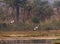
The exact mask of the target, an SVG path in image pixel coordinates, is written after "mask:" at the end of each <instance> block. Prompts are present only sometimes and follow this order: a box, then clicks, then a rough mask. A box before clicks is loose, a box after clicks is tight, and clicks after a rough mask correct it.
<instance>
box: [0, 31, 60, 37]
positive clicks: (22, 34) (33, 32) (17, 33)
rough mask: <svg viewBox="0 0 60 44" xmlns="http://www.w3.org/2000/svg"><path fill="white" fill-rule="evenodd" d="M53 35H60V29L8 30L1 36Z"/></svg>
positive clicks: (0, 33) (0, 35)
mask: <svg viewBox="0 0 60 44" xmlns="http://www.w3.org/2000/svg"><path fill="white" fill-rule="evenodd" d="M10 35H13V36H10ZM50 36H51V37H53V36H60V30H50V31H14V32H13V31H12V32H11V31H10V32H9V31H7V32H2V31H1V32H0V37H50Z"/></svg>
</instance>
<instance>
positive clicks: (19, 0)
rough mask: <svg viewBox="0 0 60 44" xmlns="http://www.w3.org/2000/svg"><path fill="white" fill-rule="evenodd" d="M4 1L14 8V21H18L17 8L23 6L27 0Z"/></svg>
mask: <svg viewBox="0 0 60 44" xmlns="http://www.w3.org/2000/svg"><path fill="white" fill-rule="evenodd" d="M4 1H5V2H6V3H8V4H9V5H10V6H11V7H12V8H13V10H14V8H15V9H16V23H18V22H19V9H20V7H24V6H25V4H26V2H27V0H4Z"/></svg>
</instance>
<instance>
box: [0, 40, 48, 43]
mask: <svg viewBox="0 0 60 44" xmlns="http://www.w3.org/2000/svg"><path fill="white" fill-rule="evenodd" d="M47 43H48V42H47ZM47 43H46V40H0V44H47Z"/></svg>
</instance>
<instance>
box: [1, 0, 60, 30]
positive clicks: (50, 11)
mask: <svg viewBox="0 0 60 44" xmlns="http://www.w3.org/2000/svg"><path fill="white" fill-rule="evenodd" d="M4 3H5V5H4V6H1V7H0V10H1V12H0V19H1V21H0V28H1V27H3V28H4V29H6V30H13V31H14V30H33V29H34V27H35V26H38V30H55V29H60V23H59V22H60V19H59V17H58V16H59V13H58V12H59V11H58V9H56V10H54V8H55V7H56V8H58V6H59V2H56V3H55V4H54V5H53V8H52V7H51V6H50V5H49V3H48V1H41V0H32V3H31V2H29V1H28V0H4ZM2 7H3V8H2ZM56 13H58V14H56ZM12 20H14V23H12V24H11V23H10V22H11V21H12ZM4 29H2V30H4Z"/></svg>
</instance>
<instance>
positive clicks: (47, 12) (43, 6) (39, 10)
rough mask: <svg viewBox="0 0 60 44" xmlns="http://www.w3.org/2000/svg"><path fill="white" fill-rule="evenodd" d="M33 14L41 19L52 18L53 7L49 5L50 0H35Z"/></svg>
mask: <svg viewBox="0 0 60 44" xmlns="http://www.w3.org/2000/svg"><path fill="white" fill-rule="evenodd" d="M32 6H33V12H32V13H33V16H37V17H39V18H40V20H41V21H45V19H50V17H51V15H52V12H53V10H52V8H51V7H50V6H49V4H48V1H45V2H41V0H34V3H33V5H32Z"/></svg>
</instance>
